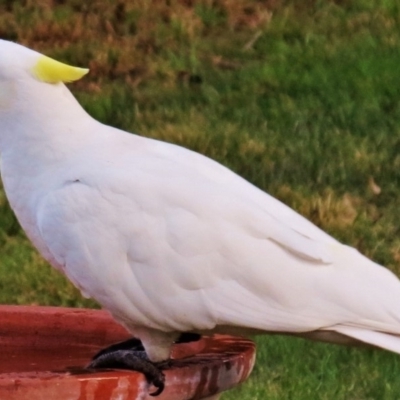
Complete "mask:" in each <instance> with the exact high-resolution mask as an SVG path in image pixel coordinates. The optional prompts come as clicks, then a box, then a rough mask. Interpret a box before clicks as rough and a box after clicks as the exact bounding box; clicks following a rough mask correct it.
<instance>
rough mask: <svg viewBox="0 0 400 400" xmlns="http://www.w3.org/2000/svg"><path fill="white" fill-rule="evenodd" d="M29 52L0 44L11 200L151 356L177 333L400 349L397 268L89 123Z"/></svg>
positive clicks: (181, 160) (233, 186)
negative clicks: (298, 338) (296, 337)
mask: <svg viewBox="0 0 400 400" xmlns="http://www.w3.org/2000/svg"><path fill="white" fill-rule="evenodd" d="M10 49H12V50H13V55H12V57H11V56H9V52H10ZM32 54H37V53H33V52H32V51H30V50H27V49H24V48H22V47H20V46H17V45H14V44H10V43H8V42H4V41H0V60H1V61H0V80H3V81H6V82H9V84H10V85H12V87H13V97H12V98H10V99H9V101H8V102H7V107H5V106H4V107H3V106H2V104H4V103H1V102H0V124H1V126H2V129H1V132H0V152H1V155H2V164H1V171H2V178H3V181H4V186H5V189H6V193H7V195H8V198H9V201H10V204H11V206H12V208H13V209H14V211H15V213H16V215H17V217H18V219H19V221H20V223H21V225H22V227H23V228H24V229H25V231H26V232H27V234H28V236H29V237H30V238H31V240H32V241H33V243H34V244H35V245H36V247H37V248H38V249H39V251H40V252H41V253H42V255H43V256H44V257H45V258H46V259H47V260H48V261H49V262H50V263H51V264H52V265H53V266H54V267H55V268H57V269H59V270H61V271H63V272H64V273H65V274H66V275H67V276H68V277H69V278H70V279H71V281H72V282H73V283H74V284H75V285H76V286H77V287H79V288H80V289H81V290H82V292H83V293H84V294H86V295H90V296H92V297H93V298H95V299H96V300H97V301H99V302H100V304H102V305H103V307H105V308H106V309H108V310H109V311H110V312H111V313H112V314H113V315H114V317H115V318H116V319H117V320H118V321H120V322H121V323H123V324H124V325H125V326H127V327H128V328H129V329H130V330H131V332H132V333H133V334H136V335H137V336H139V337H140V338H141V339H142V340H143V342H144V345H145V347H146V350H147V351H148V353H149V355H150V357H151V359H153V360H161V359H165V358H167V357H168V354H169V348H170V345H171V343H172V341H173V340H174V338H175V337H176V334H177V332H182V331H199V332H205V331H224V332H230V331H232V332H243V333H250V332H282V333H291V334H304V333H308V332H313V331H321V332H324V331H332V332H337V333H341V334H344V335H346V336H349V337H353V338H354V339H356V340H359V341H362V342H367V343H371V344H373V345H377V346H380V347H384V348H387V349H389V350H392V351H396V352H400V340H399V336H398V335H400V313H399V305H400V284H399V281H398V279H397V278H396V277H395V276H394V275H393V274H392V273H390V272H389V271H388V270H386V269H384V268H382V267H380V266H378V265H376V264H375V263H373V262H372V261H370V260H368V259H367V258H365V257H364V256H362V255H361V254H360V253H358V252H357V251H356V250H355V249H352V248H350V247H347V246H344V245H342V244H340V243H339V242H337V241H336V240H335V239H333V238H331V237H330V236H329V235H327V234H326V233H324V232H323V231H321V230H320V229H319V228H317V227H316V226H314V225H313V224H312V223H310V222H309V221H307V220H306V219H304V218H303V217H301V216H300V215H299V214H297V213H296V212H294V211H293V210H291V209H290V208H288V207H287V206H285V205H284V204H282V203H281V202H279V201H278V200H276V199H274V198H273V197H271V196H269V195H268V194H266V193H264V192H262V191H261V190H259V189H257V188H256V187H254V186H253V185H251V184H250V183H248V182H247V181H245V180H244V179H242V178H240V177H239V176H237V175H235V174H234V173H233V172H231V171H230V170H228V169H226V168H225V167H223V166H221V165H220V164H218V163H216V162H214V161H212V160H210V159H208V158H206V157H204V156H202V155H199V154H196V153H194V152H191V151H189V150H186V149H183V148H181V147H178V146H174V145H171V144H167V143H163V142H159V141H156V140H151V139H146V138H142V137H139V136H135V135H132V134H127V133H125V132H122V131H120V130H117V129H114V128H111V127H108V126H105V125H102V124H100V123H98V122H97V121H95V120H93V119H92V118H91V117H89V116H88V115H87V114H86V113H85V112H84V111H83V110H82V109H81V107H80V106H79V105H78V103H77V102H76V100H75V99H74V98H73V97H72V95H71V94H70V93H69V91H68V90H67V89H66V88H65V86H64V85H62V84H57V85H50V84H45V83H43V82H39V81H37V80H35V79H34V78H33V77H32V76H30V75H29V74H27V73H26V70H25V69H24V68H25V64H24V60H25V61H26V64H27V66H26V68H28V67H29V66H31V64H32V57H33V56H32ZM17 56H18V57H20V60H19V61H18V63H17V64H18V67H15V68H13V70H12V71H10V70H9V69H7V68H9V66H8V65H7V60H9V59H12V60H15V58H16V57H17ZM37 56H38V57H39V55H37ZM10 63H11V61H10ZM14 64H15V62H14ZM4 71H6V72H4ZM10 104H11V105H12V107H10Z"/></svg>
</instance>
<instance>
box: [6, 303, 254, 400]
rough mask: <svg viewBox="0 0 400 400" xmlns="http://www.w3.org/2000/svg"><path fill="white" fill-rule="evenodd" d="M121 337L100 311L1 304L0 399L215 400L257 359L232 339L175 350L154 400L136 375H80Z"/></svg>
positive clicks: (111, 372)
mask: <svg viewBox="0 0 400 400" xmlns="http://www.w3.org/2000/svg"><path fill="white" fill-rule="evenodd" d="M127 338H129V334H128V333H127V332H126V331H125V329H124V328H122V327H121V326H120V325H118V324H117V323H116V322H114V320H113V319H112V318H111V317H110V315H109V314H108V313H107V312H105V311H98V310H86V309H70V308H59V307H29V306H27V307H25V306H0V399H1V400H3V399H4V400H43V399H46V400H136V399H137V400H139V399H141V400H142V399H159V400H189V399H209V400H210V399H218V397H219V393H221V392H223V391H225V390H228V389H230V388H232V387H233V386H235V385H237V384H239V383H241V382H243V381H244V380H245V379H246V378H247V377H248V376H249V374H250V372H251V370H252V367H253V364H254V360H255V348H254V344H253V342H251V341H250V340H245V339H241V338H234V337H231V336H222V335H215V336H213V337H204V338H202V339H201V340H199V341H197V342H192V343H183V344H178V345H175V346H174V349H173V359H174V361H173V363H172V366H171V368H170V369H168V370H167V371H165V376H166V387H165V389H164V391H163V393H162V394H161V395H160V396H158V397H152V396H150V394H149V393H151V392H152V391H154V387H150V386H149V384H148V383H147V381H146V379H145V378H144V376H143V375H142V374H140V373H137V372H132V371H126V370H123V371H122V370H119V371H116V370H107V371H101V372H89V371H87V370H85V369H84V366H85V365H86V364H87V362H88V361H89V360H90V358H91V357H92V356H93V355H94V354H95V353H96V352H97V351H98V350H99V349H100V348H102V347H104V346H107V345H109V344H111V343H114V342H118V341H121V340H124V339H127Z"/></svg>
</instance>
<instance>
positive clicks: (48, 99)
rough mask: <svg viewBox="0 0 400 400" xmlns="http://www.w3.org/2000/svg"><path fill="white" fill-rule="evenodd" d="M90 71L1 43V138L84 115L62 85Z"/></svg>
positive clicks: (11, 44) (13, 44) (0, 41)
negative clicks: (53, 120) (7, 134)
mask: <svg viewBox="0 0 400 400" xmlns="http://www.w3.org/2000/svg"><path fill="white" fill-rule="evenodd" d="M87 72H88V69H84V68H78V67H72V66H70V65H67V64H63V63H61V62H59V61H56V60H53V59H52V58H50V57H47V56H44V55H43V54H40V53H38V52H36V51H34V50H31V49H28V48H26V47H24V46H21V45H19V44H16V43H13V42H9V41H6V40H0V126H1V130H0V139H1V136H2V137H3V138H4V136H5V135H6V133H7V132H9V133H10V136H11V133H12V132H21V130H23V129H25V130H27V129H29V127H32V126H34V125H36V126H39V124H44V123H47V124H49V123H51V121H52V119H54V118H52V116H53V117H54V116H57V118H59V120H64V121H67V120H68V119H71V118H75V116H76V115H77V114H79V113H82V112H83V109H82V108H81V107H80V105H79V104H78V102H77V101H76V100H75V98H74V97H73V96H72V94H71V93H70V92H69V90H68V89H67V88H66V87H65V86H64V85H63V83H66V82H71V81H75V80H77V79H79V78H81V77H82V76H84V75H85V74H86V73H87ZM39 129H40V128H38V130H39ZM8 140H9V139H8Z"/></svg>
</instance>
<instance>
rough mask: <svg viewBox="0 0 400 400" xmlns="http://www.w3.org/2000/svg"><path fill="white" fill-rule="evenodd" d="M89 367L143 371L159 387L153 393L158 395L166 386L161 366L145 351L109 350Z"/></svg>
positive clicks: (150, 381) (147, 378)
mask: <svg viewBox="0 0 400 400" xmlns="http://www.w3.org/2000/svg"><path fill="white" fill-rule="evenodd" d="M87 368H89V369H97V368H111V369H114V368H115V369H121V368H122V369H130V370H133V371H137V372H141V373H143V374H144V376H145V377H146V380H147V382H149V383H150V384H152V385H153V386H155V387H156V388H157V390H156V391H155V392H153V393H151V395H152V396H158V395H159V394H160V393H161V392H162V391H163V390H164V387H165V376H164V373H163V372H162V371H161V369H160V367H158V366H157V365H156V364H153V363H152V362H151V361H150V360H149V359H148V358H147V355H146V352H145V351H137V350H115V351H112V352H110V351H107V352H104V353H103V354H100V355H98V356H97V357H96V358H94V359H93V360H92V362H91V363H90V364H89V365H88V366H87Z"/></svg>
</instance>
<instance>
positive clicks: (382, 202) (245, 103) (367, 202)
mask: <svg viewBox="0 0 400 400" xmlns="http://www.w3.org/2000/svg"><path fill="white" fill-rule="evenodd" d="M53 3H54V4H53ZM167 3H168V4H169V5H168V4H167ZM194 3H196V4H195V5H190V4H191V2H190V1H183V0H181V1H178V0H171V1H170V2H164V1H161V0H158V1H152V2H150V1H146V0H140V1H139V0H138V1H135V2H128V1H120V2H118V3H116V2H111V1H93V2H91V3H90V5H88V4H89V3H85V2H80V1H73V0H71V1H67V0H65V1H57V2H51V1H50V0H49V1H41V2H38V3H37V4H35V2H25V1H22V0H21V1H6V0H3V1H0V37H2V38H8V39H11V40H17V41H19V42H21V43H24V44H27V45H30V46H31V47H34V48H36V49H37V50H40V51H44V52H46V53H47V54H48V55H50V56H53V57H57V58H59V59H60V60H64V61H67V62H70V63H73V64H78V65H82V66H89V67H90V68H91V74H90V75H89V76H88V78H85V79H84V80H83V81H80V82H78V83H76V84H74V85H71V89H72V91H73V92H74V93H75V94H76V96H77V97H78V98H79V100H80V101H81V103H82V104H83V105H84V107H85V108H86V109H87V110H88V112H89V113H90V114H92V115H93V116H94V117H96V118H97V119H99V120H101V121H103V122H105V123H108V124H112V125H115V126H118V127H120V128H123V129H126V130H130V131H134V132H139V133H140V134H143V135H145V136H150V137H156V138H160V139H163V140H167V141H170V142H174V143H178V144H181V145H183V146H186V147H189V148H192V149H194V150H196V151H199V152H201V153H204V154H206V155H208V156H210V157H212V158H214V159H216V160H218V161H219V162H221V163H223V164H225V165H227V166H229V167H230V168H232V169H233V170H235V171H236V172H238V173H239V174H240V175H242V176H244V177H245V178H246V179H248V180H249V181H251V182H253V183H255V184H256V185H257V186H259V187H261V188H262V189H264V190H266V191H268V192H269V193H271V194H272V195H274V196H276V197H277V198H280V199H282V200H283V201H285V202H286V203H287V204H289V205H290V206H292V207H293V208H295V209H296V210H298V211H299V212H300V213H302V214H303V215H305V216H307V217H308V218H310V219H311V220H312V221H313V222H315V223H316V224H317V225H319V226H321V227H322V228H323V229H324V230H326V231H328V232H329V233H331V234H332V235H334V236H335V237H337V238H338V239H340V240H342V241H344V242H345V243H347V244H350V245H352V246H355V247H357V248H358V249H360V251H362V252H363V253H364V254H366V255H367V256H369V257H371V258H373V259H374V260H376V261H377V262H379V263H381V264H384V265H385V266H387V267H389V268H390V269H392V270H393V271H394V272H395V273H397V274H398V275H400V264H399V262H400V236H399V227H400V225H399V221H400V207H399V199H400V124H399V122H400V73H399V70H400V68H399V66H400V51H399V48H400V5H399V3H398V1H397V0H381V1H377V0H376V1H371V0H369V1H366V0H364V1H363V0H354V1H347V0H341V1H339V0H337V1H328V0H320V1H317V0H314V1H313V0H309V1H305V2H296V1H294V0H293V1H289V0H288V1H283V0H281V1H280V0H270V1H266V2H259V1H255V0H254V1H251V0H236V1H234V0H224V1H223V0H221V1H217V2H212V1H205V0H204V1H198V2H194ZM96 12H97V13H98V14H96ZM97 15H101V17H98V16H97ZM371 179H373V181H374V182H375V183H376V184H377V185H378V186H379V187H380V189H381V192H380V193H379V194H377V193H376V192H377V191H376V189H375V191H374V190H373V188H372V187H373V185H371ZM0 255H1V256H0V287H1V290H0V302H1V303H3V304H4V303H11V304H51V305H66V306H88V307H93V306H95V303H94V302H92V301H88V300H84V299H82V298H81V297H80V295H79V293H78V291H77V290H75V289H74V288H73V287H72V286H71V285H70V284H69V283H68V282H66V280H65V279H64V278H63V277H61V276H60V275H59V274H58V273H56V272H55V271H53V270H52V269H50V267H49V266H48V265H46V264H45V262H44V261H42V260H41V258H40V257H39V256H38V255H37V253H36V252H35V251H34V250H33V249H32V247H31V245H30V244H29V243H28V241H27V239H26V238H25V236H24V234H23V233H22V232H21V230H20V228H19V227H18V224H17V222H16V220H15V218H14V217H13V216H12V214H11V211H10V210H9V208H8V205H7V203H6V200H5V197H4V194H3V192H1V190H0ZM399 306H400V305H399ZM257 343H258V362H257V366H256V368H255V371H254V373H253V375H252V378H251V379H250V380H249V381H248V382H247V383H246V384H245V385H243V386H242V387H240V388H238V389H236V390H233V391H232V392H230V393H228V394H226V395H225V399H244V400H246V399H249V400H250V399H252V400H253V399H295V400H297V399H299V400H301V399H346V400H347V399H357V400H358V399H379V400H381V399H388V400H389V399H397V398H399V397H400V380H399V379H398V376H399V375H400V365H399V362H400V361H399V357H398V356H396V355H393V354H389V353H387V352H380V351H378V350H369V349H350V348H344V347H338V346H334V345H325V344H316V343H311V342H306V341H303V340H300V339H292V338H286V337H284V338H283V337H263V338H258V339H257Z"/></svg>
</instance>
